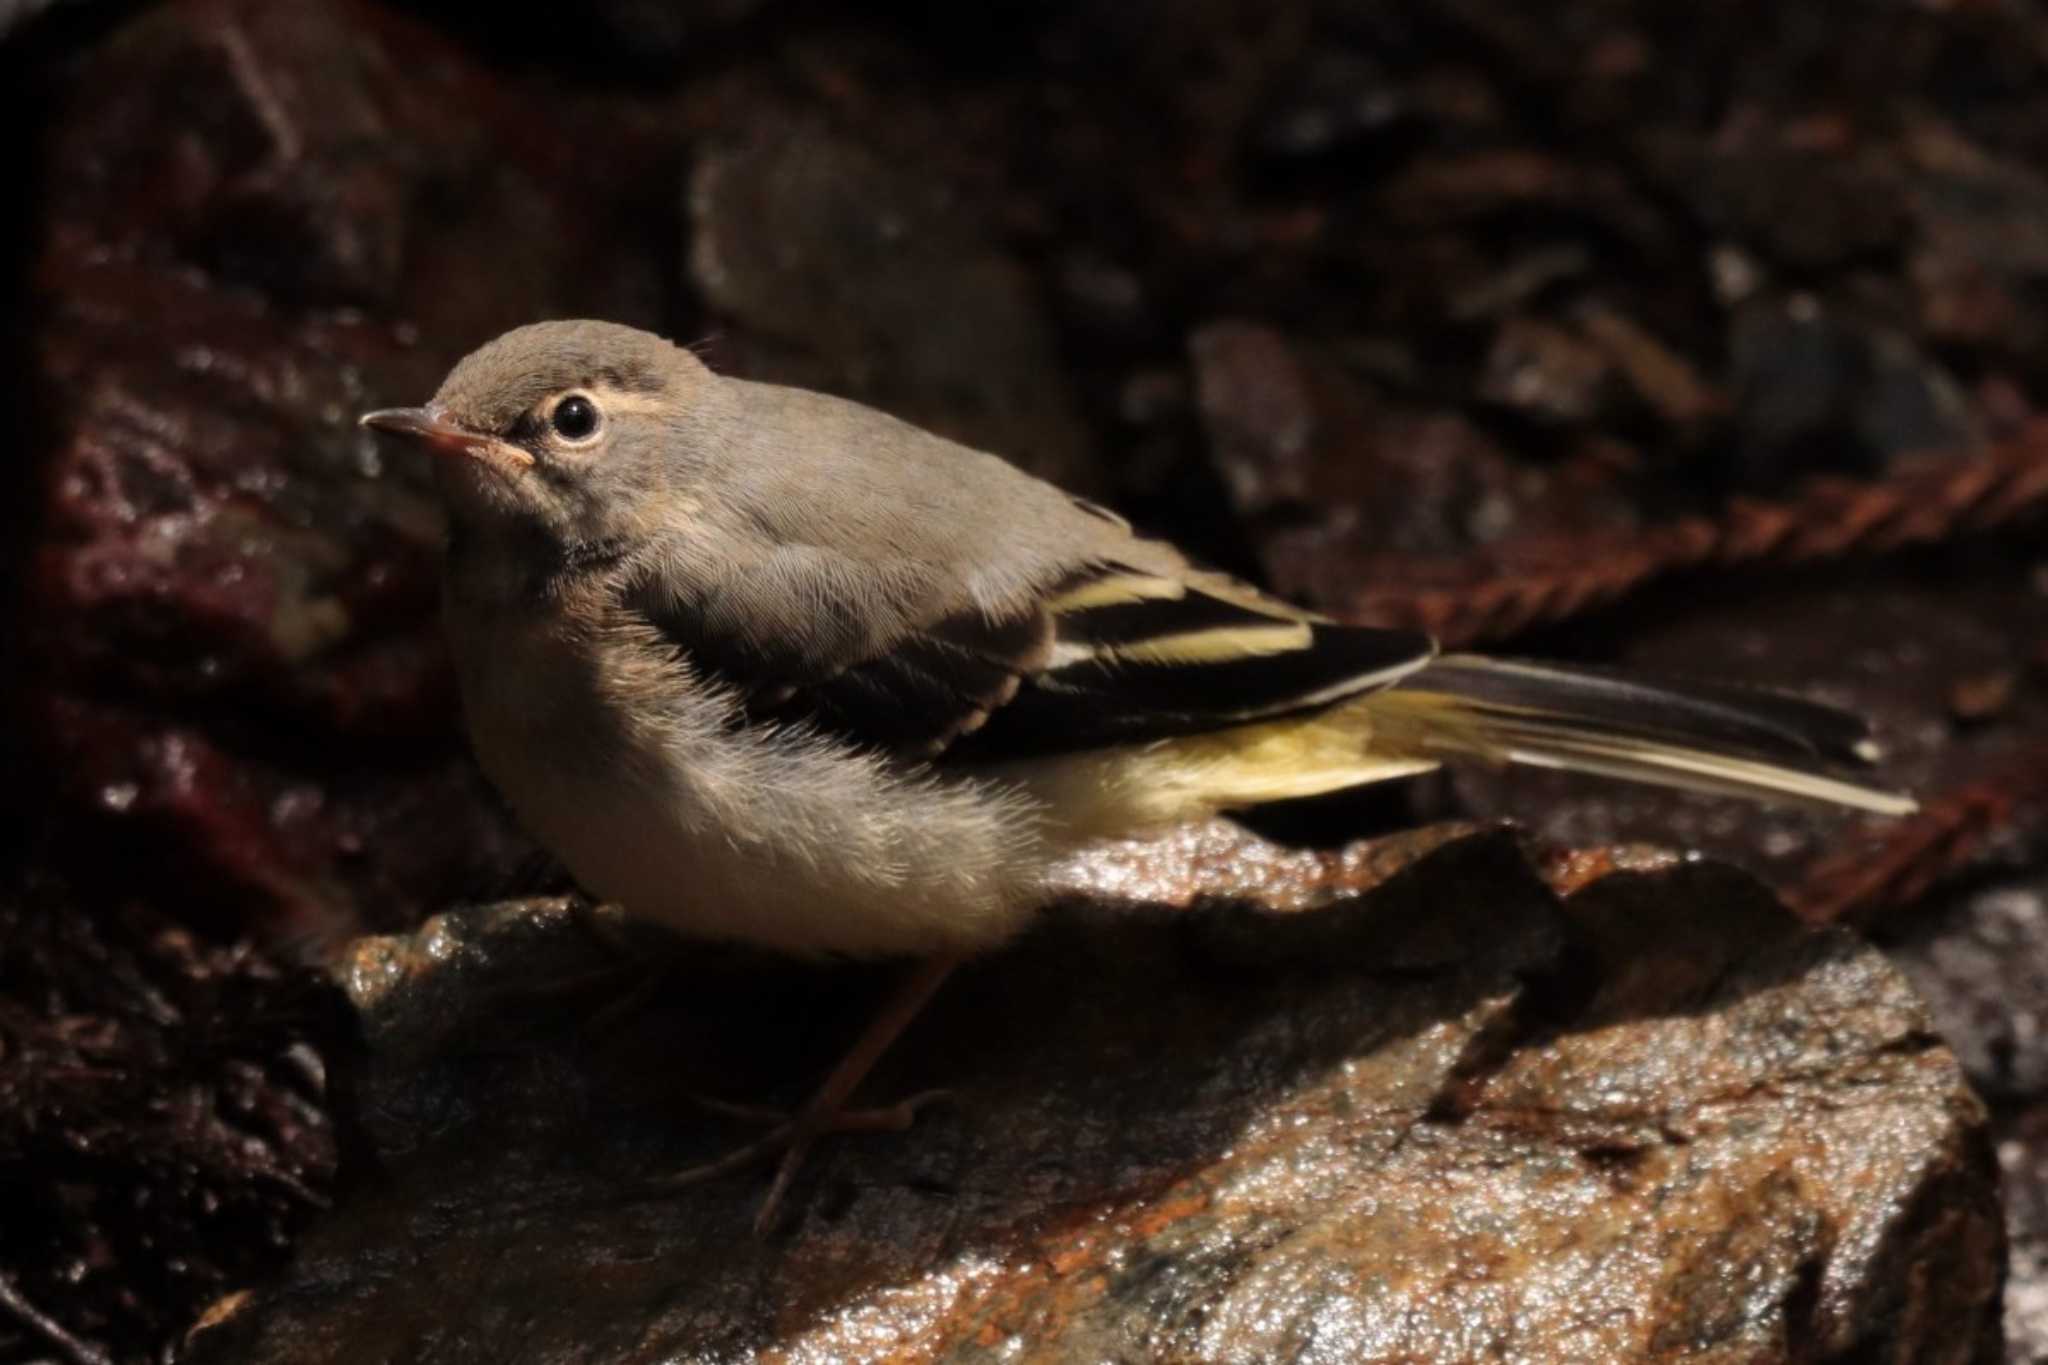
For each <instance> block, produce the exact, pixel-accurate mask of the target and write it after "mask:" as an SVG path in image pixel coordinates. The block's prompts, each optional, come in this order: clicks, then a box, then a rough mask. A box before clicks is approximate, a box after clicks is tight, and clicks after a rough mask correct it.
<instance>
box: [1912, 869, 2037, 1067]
mask: <svg viewBox="0 0 2048 1365" xmlns="http://www.w3.org/2000/svg"><path fill="white" fill-rule="evenodd" d="M1892 954H1893V956H1894V958H1895V959H1896V960H1897V961H1898V963H1899V966H1900V968H1901V969H1902V970H1903V971H1904V972H1905V973H1906V975H1907V977H1908V978H1910V979H1911V981H1912V982H1913V984H1914V986H1915V987H1917V988H1918V989H1919V991H1920V994H1921V995H1922V996H1923V997H1925V999H1926V1000H1927V1002H1928V1009H1929V1010H1930V1012H1932V1014H1933V1015H1934V1019H1935V1023H1936V1026H1937V1027H1938V1028H1939V1029H1940V1031H1941V1035H1942V1037H1944V1038H1948V1039H1950V1040H1952V1042H1951V1046H1953V1047H1954V1048H1955V1049H1956V1052H1957V1054H1958V1056H1959V1057H1960V1058H1961V1059H1962V1063H1963V1066H1964V1069H1965V1070H1967V1071H1968V1072H1969V1074H1970V1079H1971V1081H1972V1082H1974V1083H1975V1084H1976V1086H1977V1087H1978V1088H1979V1089H1980V1090H1982V1091H1983V1092H1984V1093H1985V1094H1986V1095H1987V1096H1989V1097H1991V1098H1993V1099H2006V1100H2022V1101H2027V1100H2035V1099H2039V1098H2041V1097H2043V1096H2048V972H2044V971H2043V970H2042V963H2043V958H2044V954H2048V888H2044V887H2043V885H2042V884H2041V883H2040V882H2039V881H2038V880H2029V879H2011V878H2007V879H2000V880H1999V881H1997V882H1994V883H1992V884H1990V885H1986V886H1980V887H1975V888H1971V889H1968V890H1966V891H1963V892H1960V893H1958V894H1957V895H1956V896H1955V897H1954V898H1953V903H1952V904H1951V905H1950V906H1949V907H1947V909H1946V911H1945V913H1929V914H1926V915H1924V916H1922V917H1919V918H1916V920H1915V921H1914V922H1913V923H1912V925H1911V926H1910V929H1909V930H1908V931H1907V933H1906V936H1905V937H1904V938H1903V940H1902V941H1901V942H1898V943H1896V944H1894V945H1893V946H1892Z"/></svg>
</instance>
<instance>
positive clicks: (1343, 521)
mask: <svg viewBox="0 0 2048 1365" xmlns="http://www.w3.org/2000/svg"><path fill="white" fill-rule="evenodd" d="M1190 349H1191V351H1192V352H1193V358H1194V366H1195V394H1196V404H1197V407H1198V408H1199V410H1200V413H1201V417H1202V423H1203V427H1204V430H1205V432H1206V434H1207V436H1208V439H1209V450H1210V457H1211V459H1212V460H1214V461H1215V464H1216V468H1217V470H1218V472H1219V473H1220V474H1221V476H1222V478H1223V481H1224V483H1225V486H1226V487H1227V488H1228V489H1229V491H1230V493H1231V495H1232V497H1233V500H1234V504H1235V506H1236V508H1237V510H1238V512H1239V514H1240V515H1241V516H1243V517H1245V518H1246V519H1248V521H1249V522H1250V524H1251V525H1252V527H1253V528H1254V530H1255V534H1256V535H1257V538H1258V544H1259V549H1260V554H1261V559H1262V563H1263V566H1264V568H1265V571H1266V575H1267V577H1268V579H1269V580H1270V581H1271V582H1272V583H1273V584H1274V586H1276V587H1278V588H1279V589H1280V590H1281V591H1283V592H1287V593H1290V594H1293V595H1296V596H1299V597H1304V598H1306V599H1308V600H1310V601H1314V602H1336V601H1342V600H1344V599H1345V597H1347V596H1348V595H1349V592H1350V589H1351V587H1352V586H1353V585H1355V584H1357V583H1361V582H1371V581H1372V580H1373V577H1374V575H1375V573H1376V572H1377V565H1378V564H1379V563H1380V562H1383V561H1384V560H1385V559H1388V558H1392V557H1395V556H1397V555H1401V554H1447V553H1451V552H1455V551H1459V550H1467V549H1470V548H1471V547H1473V546H1475V545H1483V544H1487V543H1489V542H1491V541H1494V540H1497V539H1499V538H1501V537H1503V536H1505V535H1507V534H1508V533H1509V532H1511V531H1512V532H1520V533H1523V534H1533V533H1535V532H1537V531H1539V530H1549V531H1555V532H1563V531H1566V530H1568V529H1585V528H1589V527H1592V526H1596V525H1602V524H1606V525H1610V526H1611V525H1613V524H1614V523H1615V522H1616V521H1618V520H1621V519H1623V518H1625V517H1626V515H1627V513H1626V512H1625V510H1624V509H1622V507H1621V506H1620V504H1619V501H1618V499H1615V498H1613V497H1611V496H1602V490H1600V489H1598V488H1597V486H1595V487H1589V486H1587V484H1586V483H1585V482H1581V481H1579V480H1578V479H1576V478H1574V477H1571V476H1570V475H1564V476H1560V475H1559V474H1558V473H1557V472H1556V471H1553V470H1547V469H1545V468H1543V467H1541V466H1537V465H1532V464H1518V463H1516V462H1515V461H1513V460H1511V459H1510V458H1509V457H1508V455H1507V454H1506V452H1505V451H1504V450H1503V449H1502V448H1501V446H1500V445H1499V444H1498V443H1497V442H1496V441H1494V440H1493V439H1492V438H1491V437H1490V436H1489V435H1488V434H1487V433H1486V432H1485V431H1483V430H1482V429H1481V428H1480V427H1479V426H1478V425H1477V424H1475V423H1474V422H1472V421H1470V420H1467V419H1466V418H1464V417H1462V416H1460V415H1458V414H1456V413H1449V412H1444V411H1441V410H1431V409H1428V408H1425V407H1422V406H1420V405H1417V404H1414V403H1411V402H1407V401H1404V400H1402V399H1399V398H1395V397H1392V396H1390V395H1387V394H1384V393H1382V392H1381V391H1380V390H1379V389H1378V388H1377V387H1376V386H1375V385H1373V384H1372V383H1371V382H1370V381H1367V380H1364V379H1359V378H1354V377H1353V376H1351V375H1350V374H1348V373H1346V372H1345V371H1344V370H1343V369H1341V368H1339V367H1338V366H1337V365H1335V364H1333V363H1332V362H1331V361H1330V360H1328V359H1327V358H1326V357H1324V356H1322V355H1320V354H1317V353H1314V352H1311V351H1308V350H1307V349H1306V348H1303V347H1299V346H1297V345H1295V344H1294V343H1292V342H1290V341H1289V340H1288V339H1287V338H1286V337H1284V336H1283V335H1281V334H1280V333H1279V332H1277V331H1275V330H1273V329H1271V328H1268V327H1263V326H1259V325H1257V324H1252V323H1243V322H1217V323H1212V324H1210V325H1208V326H1206V327H1204V328H1202V329H1201V330H1200V331H1198V332H1196V333H1195V335H1194V337H1193V338H1192V341H1191V343H1190Z"/></svg>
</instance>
